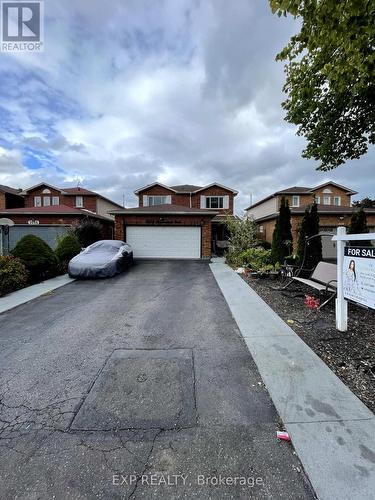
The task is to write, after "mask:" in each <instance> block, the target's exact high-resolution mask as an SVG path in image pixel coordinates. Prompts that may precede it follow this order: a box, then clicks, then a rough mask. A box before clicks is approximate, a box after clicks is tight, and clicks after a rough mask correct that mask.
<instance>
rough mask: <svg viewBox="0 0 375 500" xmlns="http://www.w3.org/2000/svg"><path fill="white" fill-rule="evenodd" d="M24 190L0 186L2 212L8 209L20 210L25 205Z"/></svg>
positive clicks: (0, 208) (0, 207)
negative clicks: (22, 193)
mask: <svg viewBox="0 0 375 500" xmlns="http://www.w3.org/2000/svg"><path fill="white" fill-rule="evenodd" d="M21 192H22V189H14V188H11V187H9V186H3V185H2V184H0V211H1V210H6V209H7V208H20V207H23V206H24V204H25V200H24V198H23V196H21V194H20V193H21Z"/></svg>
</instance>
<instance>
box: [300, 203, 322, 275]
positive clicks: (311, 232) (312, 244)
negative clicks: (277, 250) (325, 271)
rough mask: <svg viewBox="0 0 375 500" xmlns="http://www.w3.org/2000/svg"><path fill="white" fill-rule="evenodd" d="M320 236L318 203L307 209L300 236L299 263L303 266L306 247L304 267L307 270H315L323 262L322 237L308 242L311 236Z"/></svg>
mask: <svg viewBox="0 0 375 500" xmlns="http://www.w3.org/2000/svg"><path fill="white" fill-rule="evenodd" d="M317 234H319V214H318V206H317V204H316V203H313V204H312V205H309V206H308V207H306V210H305V214H304V216H303V219H302V222H301V225H300V228H299V236H298V248H297V256H298V261H299V263H300V264H302V259H303V256H304V252H305V247H306V244H307V247H306V259H305V263H304V267H305V268H306V269H313V268H314V267H315V266H316V265H317V264H318V262H320V261H321V260H322V239H321V237H320V236H319V237H317V238H312V239H311V240H309V241H308V242H306V240H307V239H308V238H310V237H311V236H315V235H317Z"/></svg>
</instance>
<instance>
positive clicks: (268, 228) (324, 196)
mask: <svg viewBox="0 0 375 500" xmlns="http://www.w3.org/2000/svg"><path fill="white" fill-rule="evenodd" d="M355 194H357V192H356V191H353V190H352V189H350V188H347V187H345V186H341V185H339V184H336V183H335V182H326V183H324V184H321V185H319V186H317V187H313V188H311V187H300V186H294V187H291V188H288V189H283V190H281V191H276V192H275V193H273V194H271V195H269V196H267V197H266V198H264V199H262V200H260V201H258V202H256V203H254V204H253V205H251V206H250V207H248V208H247V209H246V213H247V215H248V216H251V217H253V218H254V220H255V222H256V223H257V226H258V233H259V237H260V238H262V239H264V240H266V241H268V242H269V243H271V242H272V236H273V231H274V229H275V224H276V219H277V216H278V214H279V208H280V202H281V198H283V197H284V198H285V199H286V200H288V202H289V206H290V211H291V224H292V236H293V244H294V249H296V247H297V241H298V231H299V226H300V224H301V221H302V217H303V214H304V211H305V208H306V207H307V206H308V205H310V204H311V203H313V202H314V201H315V202H316V203H317V205H318V212H319V219H320V230H321V231H325V232H335V231H336V228H337V227H338V226H349V224H350V219H351V216H352V214H353V212H354V211H356V210H358V208H356V207H352V205H351V197H352V196H353V195H355ZM365 212H366V215H367V222H368V225H369V226H370V227H374V226H375V209H365ZM325 240H327V241H326V242H325ZM322 241H323V244H324V243H325V244H328V243H329V239H328V238H323V239H322ZM327 242H328V243H327Z"/></svg>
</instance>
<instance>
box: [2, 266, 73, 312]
mask: <svg viewBox="0 0 375 500" xmlns="http://www.w3.org/2000/svg"><path fill="white" fill-rule="evenodd" d="M73 281H75V280H74V279H73V278H69V276H68V275H67V274H64V275H63V276H57V277H56V278H52V279H50V280H47V281H42V283H38V284H37V285H32V286H28V287H27V288H23V289H22V290H17V291H16V292H13V293H10V294H9V295H6V296H5V297H2V298H1V299H0V314H2V313H4V312H6V311H9V310H10V309H14V308H15V307H18V306H20V305H22V304H26V302H30V301H31V300H34V299H36V298H38V297H40V296H42V295H44V294H46V293H49V292H53V290H56V289H57V288H60V287H62V286H65V285H68V284H69V283H72V282H73Z"/></svg>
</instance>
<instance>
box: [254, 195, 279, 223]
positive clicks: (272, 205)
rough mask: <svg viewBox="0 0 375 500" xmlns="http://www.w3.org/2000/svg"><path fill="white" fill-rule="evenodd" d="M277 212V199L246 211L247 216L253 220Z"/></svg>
mask: <svg viewBox="0 0 375 500" xmlns="http://www.w3.org/2000/svg"><path fill="white" fill-rule="evenodd" d="M276 212H277V198H276V197H275V198H271V199H269V200H267V201H264V202H263V203H261V204H260V205H258V206H256V207H254V208H251V209H250V210H247V215H251V216H252V217H253V218H254V220H257V219H260V218H261V217H266V216H267V215H271V214H274V213H276Z"/></svg>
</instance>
